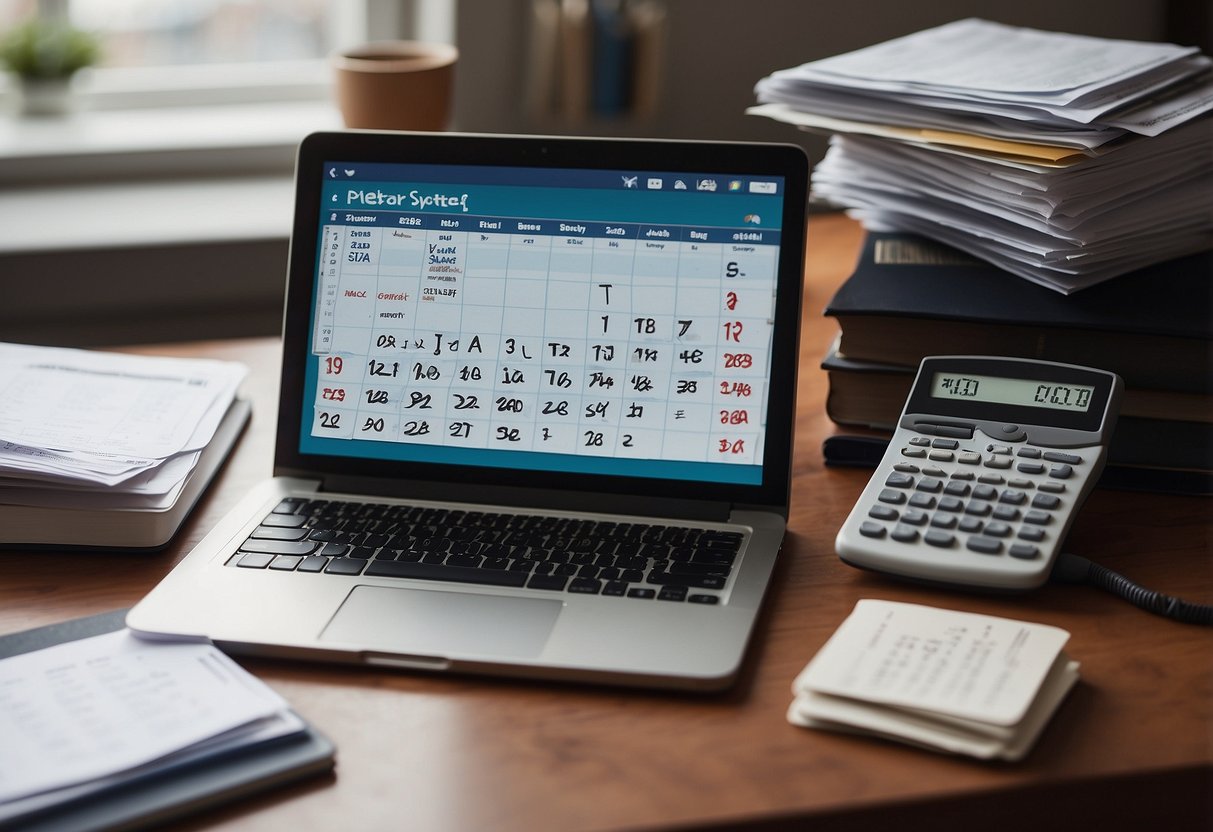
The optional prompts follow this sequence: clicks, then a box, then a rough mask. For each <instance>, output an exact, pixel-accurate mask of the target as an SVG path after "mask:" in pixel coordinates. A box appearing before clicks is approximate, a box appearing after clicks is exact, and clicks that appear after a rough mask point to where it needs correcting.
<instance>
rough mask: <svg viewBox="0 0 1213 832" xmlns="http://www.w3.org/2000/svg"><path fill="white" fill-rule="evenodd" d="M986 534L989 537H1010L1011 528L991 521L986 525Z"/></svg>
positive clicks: (996, 521)
mask: <svg viewBox="0 0 1213 832" xmlns="http://www.w3.org/2000/svg"><path fill="white" fill-rule="evenodd" d="M986 534H987V535H989V536H990V537H1010V536H1011V527H1010V526H1008V525H1007V524H1006V523H1003V522H1000V521H998V520H991V521H990V522H989V523H987V524H986Z"/></svg>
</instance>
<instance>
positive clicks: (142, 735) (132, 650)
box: [0, 630, 287, 803]
mask: <svg viewBox="0 0 1213 832" xmlns="http://www.w3.org/2000/svg"><path fill="white" fill-rule="evenodd" d="M286 710H287V704H286V702H284V701H283V699H282V698H281V697H280V696H279V695H278V694H276V693H275V692H274V691H272V690H271V689H270V688H268V687H266V686H265V685H264V684H263V683H261V682H260V681H258V680H257V679H255V678H254V677H252V676H251V675H249V674H248V673H246V672H245V671H244V670H242V669H241V668H240V667H239V666H238V665H236V664H235V663H234V662H232V661H231V659H229V658H228V657H227V656H225V655H223V654H222V653H221V652H219V651H218V650H217V649H215V647H214V646H212V645H211V644H209V643H164V642H154V643H153V642H145V641H140V640H138V639H136V638H135V637H134V636H132V635H131V634H130V633H129V632H128V631H126V630H120V631H118V632H114V633H107V634H105V635H101V636H95V637H93V638H88V639H83V640H80V641H75V642H69V643H66V644H60V645H56V646H55V647H49V648H47V649H45V650H38V651H35V652H32V653H26V654H24V655H20V656H14V657H12V658H8V659H5V660H3V661H0V737H3V738H4V740H3V747H2V748H3V750H2V752H0V803H3V802H7V801H11V800H15V799H18V798H21V797H25V796H28V795H32V794H38V793H41V792H45V791H49V790H52V789H58V788H63V787H65V786H70V785H72V784H76V783H82V782H86V781H90V780H94V779H96V778H99V777H104V776H108V775H112V774H114V773H116V772H119V771H125V770H127V769H131V768H133V767H135V766H139V765H143V764H146V763H148V762H151V761H153V760H157V759H160V758H162V757H165V756H166V755H168V754H171V753H173V752H177V751H180V750H182V749H185V748H188V747H191V746H194V745H195V744H197V743H200V742H203V741H205V740H208V739H210V738H213V737H216V736H218V735H221V734H224V733H226V732H230V731H234V730H237V729H240V728H242V727H244V726H249V725H252V724H254V723H256V722H258V721H259V720H264V719H266V718H268V717H272V716H274V715H275V714H280V713H282V712H283V711H286Z"/></svg>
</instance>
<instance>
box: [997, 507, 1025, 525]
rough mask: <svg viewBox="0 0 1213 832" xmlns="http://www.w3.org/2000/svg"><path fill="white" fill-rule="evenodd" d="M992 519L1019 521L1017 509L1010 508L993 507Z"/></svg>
mask: <svg viewBox="0 0 1213 832" xmlns="http://www.w3.org/2000/svg"><path fill="white" fill-rule="evenodd" d="M993 517H994V519H995V520H1003V521H1007V522H1010V521H1013V520H1018V519H1019V509H1017V508H1011V507H1010V506H994V514H993Z"/></svg>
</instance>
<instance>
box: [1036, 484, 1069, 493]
mask: <svg viewBox="0 0 1213 832" xmlns="http://www.w3.org/2000/svg"><path fill="white" fill-rule="evenodd" d="M1037 487H1038V488H1039V489H1040V490H1041V491H1047V492H1048V493H1050V494H1062V493H1064V492H1065V490H1066V486H1065V483H1060V482H1042V483H1041V484H1040V485H1039V486H1037Z"/></svg>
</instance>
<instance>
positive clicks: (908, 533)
mask: <svg viewBox="0 0 1213 832" xmlns="http://www.w3.org/2000/svg"><path fill="white" fill-rule="evenodd" d="M889 537H891V538H893V539H894V540H896V541H898V542H900V543H913V542H914V541H915V540H917V539H918V529H916V528H914V527H913V526H907V525H906V524H904V523H898V524H897V525H896V526H894V527H893V531H892V532H890V533H889Z"/></svg>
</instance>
